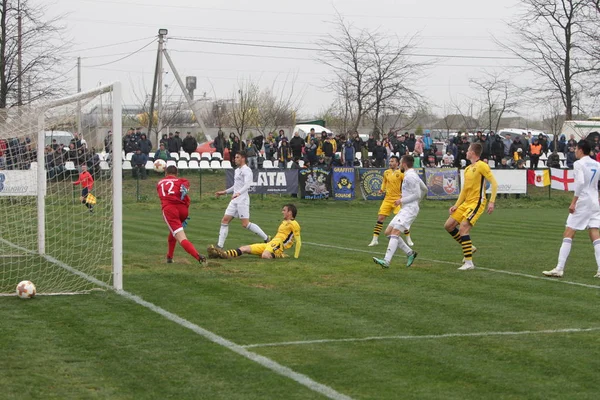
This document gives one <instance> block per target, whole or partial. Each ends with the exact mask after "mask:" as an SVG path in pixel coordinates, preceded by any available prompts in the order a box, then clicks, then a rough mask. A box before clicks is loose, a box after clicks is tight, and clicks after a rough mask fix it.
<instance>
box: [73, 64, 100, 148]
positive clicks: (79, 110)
mask: <svg viewBox="0 0 600 400" xmlns="http://www.w3.org/2000/svg"><path fill="white" fill-rule="evenodd" d="M80 92H81V57H77V93H80ZM100 112H102V110H100ZM77 133H79V135H81V101H79V100H78V101H77ZM80 137H81V136H80Z"/></svg>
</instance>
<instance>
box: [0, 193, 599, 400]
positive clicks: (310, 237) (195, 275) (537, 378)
mask: <svg viewBox="0 0 600 400" xmlns="http://www.w3.org/2000/svg"><path fill="white" fill-rule="evenodd" d="M288 200H289V198H277V197H269V198H267V199H265V200H260V199H254V200H253V208H252V220H253V222H255V223H258V224H259V225H260V226H261V227H262V228H263V229H264V230H265V231H266V232H267V233H269V234H273V233H274V231H275V229H276V228H277V226H278V224H279V221H280V213H279V210H280V207H281V205H283V204H284V202H287V201H288ZM552 201H553V202H554V203H550V205H552V206H557V205H562V204H563V203H564V202H565V200H564V199H561V198H558V199H556V198H554V199H552ZM561 202H562V203H561ZM296 204H298V205H299V215H298V220H299V222H300V224H301V226H302V232H303V235H302V238H303V242H304V243H303V248H302V253H301V258H300V259H298V260H294V259H283V260H275V261H263V260H260V259H258V258H256V257H252V256H243V257H241V258H239V259H235V260H219V261H218V262H216V261H212V262H211V264H210V266H209V267H208V268H204V269H203V268H200V267H199V266H198V264H197V262H195V261H194V260H193V259H192V258H191V257H189V256H188V255H187V254H186V253H185V252H184V251H183V250H182V249H181V248H180V247H178V248H177V250H176V254H175V264H169V265H167V264H165V263H164V257H165V256H164V254H165V252H166V233H167V231H166V227H165V226H164V222H163V221H162V218H161V215H160V209H159V207H158V205H156V204H155V203H151V202H147V203H129V204H126V207H125V212H124V224H125V232H124V241H125V255H124V256H125V260H124V261H125V277H124V284H125V288H126V289H127V290H128V291H130V292H132V293H134V294H136V295H139V296H141V297H142V298H144V299H145V300H147V301H150V302H152V303H154V304H156V305H158V306H160V307H162V308H164V309H166V310H168V311H170V312H172V313H175V314H177V315H179V316H181V317H183V318H185V319H187V320H189V321H190V322H192V323H195V324H197V325H199V326H201V327H203V328H206V329H208V330H210V331H212V332H214V333H216V334H218V335H221V336H223V337H225V338H227V339H229V340H232V341H233V342H235V343H238V344H241V345H247V344H257V343H274V342H288V341H306V340H320V339H345V338H366V337H373V336H378V337H382V336H396V335H406V336H423V335H441V334H450V333H458V334H460V333H472V332H509V331H513V332H514V331H538V330H554V329H568V328H590V327H591V328H595V327H600V321H599V320H598V317H597V315H596V314H597V313H596V312H595V311H594V310H595V307H596V305H597V302H598V294H599V293H600V292H599V291H598V288H593V287H582V286H574V285H568V284H564V283H561V282H560V281H556V280H549V279H533V278H530V277H526V276H519V275H508V274H506V273H500V272H498V271H505V272H511V273H519V274H525V275H531V276H532V277H540V278H541V274H540V272H541V270H543V269H549V268H552V267H553V266H554V264H555V260H556V255H557V251H558V246H559V245H560V236H561V232H562V227H563V224H564V219H565V218H566V209H565V208H552V209H543V208H518V207H513V204H514V200H506V201H505V200H503V199H502V200H500V201H499V202H498V209H497V210H496V211H495V212H494V214H492V215H491V216H489V215H484V216H483V217H482V218H481V220H480V222H479V223H478V225H477V226H476V227H475V228H474V230H473V233H472V238H473V241H474V244H475V245H476V246H477V247H478V249H479V250H478V252H477V253H476V255H475V263H476V265H477V266H479V267H484V268H488V269H489V270H484V269H481V268H480V269H476V270H474V271H468V272H460V271H457V270H456V267H458V266H459V265H460V259H461V257H462V256H461V253H460V247H459V246H458V244H457V243H455V242H454V241H453V240H452V238H451V237H450V236H449V235H448V234H447V233H445V232H444V231H443V228H442V224H443V222H444V220H445V219H446V217H447V206H449V204H448V203H433V202H427V203H426V204H425V205H424V207H423V209H422V211H421V214H420V215H419V217H418V219H417V221H416V223H415V224H414V226H413V234H412V236H413V240H414V242H415V249H416V250H417V251H418V252H419V257H418V258H417V260H416V261H415V264H414V266H413V267H411V268H409V269H407V268H405V267H404V266H403V265H404V257H403V256H402V255H401V254H400V255H398V254H397V257H396V258H395V259H394V260H393V262H392V266H391V268H390V269H389V270H382V269H380V268H379V267H377V266H376V265H375V264H374V263H373V262H372V261H371V257H372V256H375V255H381V254H383V253H384V251H385V246H386V244H387V240H386V239H385V238H382V239H381V240H380V243H381V244H380V245H379V246H378V247H376V248H369V247H366V244H367V243H368V242H369V241H370V237H371V232H372V228H373V224H374V222H375V216H376V212H377V207H378V204H377V203H373V202H370V203H367V202H360V201H356V202H352V203H335V202H319V203H306V202H301V201H300V202H296ZM519 204H521V207H522V204H523V203H519ZM225 206H226V200H214V199H203V201H202V203H201V204H196V205H195V206H193V209H192V213H191V216H192V220H191V222H190V225H189V227H188V228H187V229H186V232H187V234H188V237H189V238H190V240H191V241H192V242H193V243H194V244H195V245H196V246H197V248H198V249H200V250H201V251H202V252H204V251H205V247H206V245H208V244H210V243H214V242H215V241H216V237H217V233H218V229H219V221H220V217H221V215H222V212H223V210H224V209H225ZM503 206H504V207H503ZM508 207H510V208H508ZM534 207H535V206H534ZM256 239H257V237H256V236H254V235H253V234H252V233H250V232H249V231H247V230H244V229H243V228H241V226H240V225H239V222H237V221H234V223H233V224H232V226H231V228H230V236H229V238H228V240H227V244H226V247H228V248H232V247H233V248H235V247H237V246H240V245H243V244H248V243H252V242H254V241H256ZM326 246H332V247H326ZM492 269H493V270H496V271H493V270H492ZM594 273H595V262H594V259H593V251H592V249H591V245H590V244H589V240H588V239H587V237H584V235H580V236H579V237H577V238H576V240H575V242H574V246H573V250H572V252H571V257H570V259H569V263H568V265H567V270H566V276H565V278H563V280H564V281H571V282H579V283H583V284H587V285H599V286H600V281H595V280H594V279H593V278H592V276H593V274H594ZM0 318H1V319H2V321H3V322H2V324H0V337H1V338H3V339H2V340H1V341H0V354H2V361H0V372H1V373H0V387H1V388H2V397H3V398H8V399H12V398H14V399H19V398H24V397H31V398H57V399H65V398H74V399H79V398H107V399H108V398H110V399H140V398H148V399H155V398H156V399H158V398H160V399H162V398H189V399H196V398H206V399H233V398H239V399H264V398H286V399H287V398H291V399H294V398H298V399H312V398H322V396H320V395H318V394H317V393H315V392H312V391H310V390H309V389H307V388H305V387H304V386H301V385H299V384H297V383H295V382H293V381H291V380H289V379H287V378H283V377H281V376H279V375H277V374H275V373H274V372H272V371H270V370H267V369H265V368H263V367H261V366H259V365H257V364H255V363H253V362H251V361H249V360H247V359H245V358H242V357H241V356H239V355H236V354H234V353H232V352H231V351H229V350H227V349H225V348H222V347H219V346H218V345H216V344H213V343H211V342H209V341H207V340H206V339H204V338H202V337H200V336H198V335H196V334H195V333H193V332H191V331H189V330H187V329H185V328H183V327H180V326H178V325H176V324H174V323H172V322H169V321H167V320H165V319H164V318H162V317H161V316H159V315H157V314H155V313H153V312H151V311H150V310H147V309H145V308H142V307H140V306H138V305H136V304H134V303H132V302H130V301H128V300H126V299H124V298H122V297H120V296H118V295H117V294H115V293H112V292H100V293H93V294H90V295H82V296H74V297H71V296H58V297H38V298H35V299H33V300H31V301H22V300H19V299H16V298H0ZM598 344H600V332H598V331H591V332H578V333H550V334H548V333H546V334H545V333H537V334H529V335H522V336H499V335H488V336H481V337H446V338H442V337H438V338H429V339H426V338H412V339H387V340H371V341H362V342H361V341H359V342H330V343H313V344H298V345H277V346H271V347H256V348H251V349H250V350H251V351H254V352H256V353H258V354H261V355H264V356H266V357H269V358H271V359H273V360H275V361H277V362H279V363H281V364H283V365H285V366H287V367H289V368H292V369H293V370H295V371H297V372H300V373H303V374H306V375H308V376H309V377H311V378H312V379H314V380H315V381H317V382H320V383H323V384H325V385H328V386H331V387H332V388H334V389H335V390H337V391H339V392H341V393H344V394H346V395H348V396H351V397H353V398H359V399H383V398H389V399H395V398H409V399H410V398H415V399H416V398H427V399H431V398H438V399H453V398H457V399H458V398H461V399H464V398H478V399H488V398H489V399H498V398H501V399H517V398H534V399H537V398H539V399H549V398H568V399H575V398H580V399H585V398H595V397H596V394H597V388H596V387H595V386H596V385H595V384H594V382H595V380H594V378H595V377H596V375H597V371H598V370H599V369H600V361H599V357H598V352H597V351H596V349H597V348H598Z"/></svg>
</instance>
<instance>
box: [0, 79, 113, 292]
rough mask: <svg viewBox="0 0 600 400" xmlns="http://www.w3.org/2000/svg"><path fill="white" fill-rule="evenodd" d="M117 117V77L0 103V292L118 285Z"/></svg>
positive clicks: (68, 290)
mask: <svg viewBox="0 0 600 400" xmlns="http://www.w3.org/2000/svg"><path fill="white" fill-rule="evenodd" d="M122 117H123V115H122V100H121V84H120V83H119V82H115V83H112V84H109V85H103V86H100V87H97V88H95V89H92V90H89V91H85V92H81V93H77V94H76V95H73V96H68V97H64V98H61V99H56V100H53V101H50V102H47V103H44V104H37V105H35V106H22V107H14V108H11V109H5V110H0V294H3V295H7V294H13V293H14V291H15V287H16V285H17V283H18V282H19V281H21V280H31V281H33V282H34V283H35V284H36V286H37V291H38V293H40V294H61V293H82V292H87V291H89V290H93V289H97V288H104V289H107V288H110V287H112V288H114V289H116V290H121V289H122V288H123V235H122V227H123V223H122V219H123V218H122V217H123V207H122V184H123V181H122V139H121V136H122ZM80 121H81V122H80ZM78 124H81V125H80V126H81V132H77V126H78ZM108 131H112V132H113V135H112V139H110V137H109V139H107V135H108ZM105 140H107V141H106V142H105ZM106 150H108V151H106ZM84 169H85V170H87V171H88V172H89V173H90V174H91V176H92V177H93V186H92V187H91V189H89V190H83V186H82V185H81V183H80V182H77V181H78V177H79V175H80V173H81V172H82V170H84ZM75 183H77V185H74V184H75ZM86 186H89V185H86ZM86 192H88V193H86Z"/></svg>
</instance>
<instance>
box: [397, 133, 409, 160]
mask: <svg viewBox="0 0 600 400" xmlns="http://www.w3.org/2000/svg"><path fill="white" fill-rule="evenodd" d="M397 140H398V141H397V142H396V144H395V145H394V152H395V153H398V156H399V157H402V156H403V155H405V154H408V147H407V145H406V138H405V136H398V138H397Z"/></svg>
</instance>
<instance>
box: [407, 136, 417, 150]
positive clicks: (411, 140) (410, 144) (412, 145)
mask: <svg viewBox="0 0 600 400" xmlns="http://www.w3.org/2000/svg"><path fill="white" fill-rule="evenodd" d="M416 144H417V139H415V134H414V133H411V134H410V135H409V136H408V139H406V148H407V150H408V152H409V153H413V152H414V151H415V145H416Z"/></svg>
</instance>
